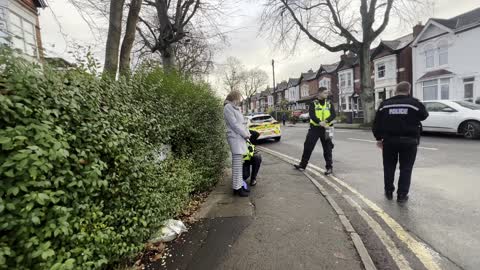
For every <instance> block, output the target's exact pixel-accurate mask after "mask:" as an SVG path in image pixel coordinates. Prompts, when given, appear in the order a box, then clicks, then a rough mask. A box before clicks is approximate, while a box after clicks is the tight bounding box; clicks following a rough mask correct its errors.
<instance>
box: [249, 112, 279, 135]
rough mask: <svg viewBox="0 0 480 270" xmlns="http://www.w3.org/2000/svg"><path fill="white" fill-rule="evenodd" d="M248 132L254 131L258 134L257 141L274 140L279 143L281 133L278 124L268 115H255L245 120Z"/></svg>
mask: <svg viewBox="0 0 480 270" xmlns="http://www.w3.org/2000/svg"><path fill="white" fill-rule="evenodd" d="M245 120H246V125H247V127H248V129H249V130H254V131H256V132H258V133H259V134H260V137H258V140H263V139H274V140H275V141H277V142H278V141H280V139H281V137H282V131H281V130H280V123H279V122H278V121H276V120H275V119H274V118H273V117H272V116H271V115H269V114H257V115H251V116H247V117H246V118H245Z"/></svg>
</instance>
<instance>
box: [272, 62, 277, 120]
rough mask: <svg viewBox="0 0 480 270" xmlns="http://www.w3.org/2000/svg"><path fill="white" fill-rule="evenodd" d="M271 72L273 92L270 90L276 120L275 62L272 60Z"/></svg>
mask: <svg viewBox="0 0 480 270" xmlns="http://www.w3.org/2000/svg"><path fill="white" fill-rule="evenodd" d="M272 72H273V90H272V96H273V108H274V109H275V119H277V108H276V105H275V60H273V59H272Z"/></svg>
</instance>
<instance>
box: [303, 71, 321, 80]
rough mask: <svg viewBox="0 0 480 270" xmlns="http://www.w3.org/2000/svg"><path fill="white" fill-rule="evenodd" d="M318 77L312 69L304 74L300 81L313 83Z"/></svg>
mask: <svg viewBox="0 0 480 270" xmlns="http://www.w3.org/2000/svg"><path fill="white" fill-rule="evenodd" d="M316 77H317V73H316V72H314V71H313V70H311V69H310V70H309V71H308V72H306V73H302V75H301V76H300V79H301V81H311V80H314V79H315V78H316Z"/></svg>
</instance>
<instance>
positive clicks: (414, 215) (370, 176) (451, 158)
mask: <svg viewBox="0 0 480 270" xmlns="http://www.w3.org/2000/svg"><path fill="white" fill-rule="evenodd" d="M306 132H307V126H306V125H298V126H296V127H285V128H283V129H282V140H281V141H280V142H278V143H274V142H272V143H270V142H265V143H264V144H263V146H265V147H267V148H269V149H272V150H275V151H278V152H281V153H284V154H287V155H289V156H292V157H295V158H300V157H301V154H302V150H303V143H304V140H305V135H306ZM333 155H334V174H335V176H337V177H338V178H341V179H342V180H344V181H345V182H347V183H348V184H349V185H351V186H352V187H354V188H355V189H357V190H358V191H359V192H360V193H361V194H363V195H364V196H365V197H367V198H368V199H370V200H371V201H373V202H374V203H376V204H377V205H378V206H380V207H381V208H382V209H383V210H384V211H385V212H387V213H388V214H389V215H390V216H391V217H393V218H394V219H395V220H396V221H397V222H398V223H400V224H401V225H402V226H403V227H404V228H405V229H407V230H408V231H409V232H410V233H411V234H413V235H415V236H416V237H418V238H419V239H421V240H422V241H423V242H425V243H426V244H428V245H429V246H430V247H431V248H433V249H434V250H435V251H436V252H438V253H439V254H441V256H442V257H444V258H447V259H448V260H450V261H451V262H452V263H453V264H454V265H456V266H457V267H458V268H459V269H469V270H477V269H480V256H479V254H480V196H479V188H478V186H479V180H480V166H479V163H480V141H469V140H466V139H463V138H460V137H456V136H445V135H426V136H424V137H422V141H421V148H420V149H419V152H418V156H417V162H416V165H415V169H414V172H413V178H412V187H411V193H410V201H409V202H408V203H407V204H406V205H404V206H403V207H401V206H399V205H398V204H397V203H395V202H392V201H387V200H385V198H384V195H383V171H382V163H381V162H382V161H381V152H380V150H379V149H378V148H376V146H375V143H374V138H373V136H372V134H371V132H369V131H362V130H346V129H342V130H340V129H337V130H336V133H335V149H334V153H333ZM311 163H312V164H314V165H317V166H320V167H324V164H325V163H324V160H323V156H322V148H321V144H320V143H318V145H317V147H316V149H315V150H314V153H313V155H312V158H311ZM397 177H398V172H397Z"/></svg>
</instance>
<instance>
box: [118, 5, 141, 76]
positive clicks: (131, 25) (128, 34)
mask: <svg viewBox="0 0 480 270" xmlns="http://www.w3.org/2000/svg"><path fill="white" fill-rule="evenodd" d="M141 8H142V0H132V1H131V2H130V10H129V11H128V17H127V27H126V30H125V36H124V37H123V42H122V49H121V50H120V75H127V74H129V73H130V59H131V53H132V48H133V42H135V34H136V27H137V22H138V18H139V15H140V9H141Z"/></svg>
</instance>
